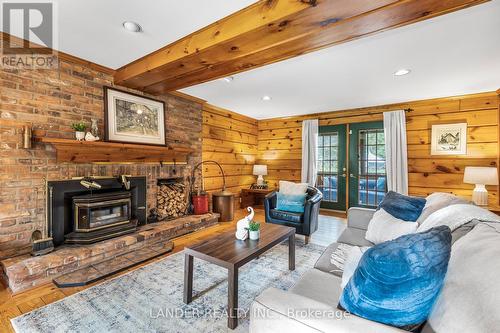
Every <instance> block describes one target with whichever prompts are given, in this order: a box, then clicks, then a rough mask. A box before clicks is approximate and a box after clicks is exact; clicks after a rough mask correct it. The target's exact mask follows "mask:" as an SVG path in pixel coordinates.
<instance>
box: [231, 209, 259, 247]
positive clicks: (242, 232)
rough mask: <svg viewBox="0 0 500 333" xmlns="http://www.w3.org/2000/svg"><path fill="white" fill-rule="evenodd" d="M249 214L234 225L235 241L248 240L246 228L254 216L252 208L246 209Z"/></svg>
mask: <svg viewBox="0 0 500 333" xmlns="http://www.w3.org/2000/svg"><path fill="white" fill-rule="evenodd" d="M247 211H248V212H249V214H248V215H247V216H245V217H244V218H242V219H241V220H239V221H238V222H237V223H236V233H235V236H236V239H239V240H245V239H247V238H248V226H249V225H250V222H251V221H252V220H253V216H254V215H255V213H254V211H253V208H252V207H247Z"/></svg>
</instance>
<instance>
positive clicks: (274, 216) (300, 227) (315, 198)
mask: <svg viewBox="0 0 500 333" xmlns="http://www.w3.org/2000/svg"><path fill="white" fill-rule="evenodd" d="M321 199H323V195H322V194H321V192H320V191H319V190H318V189H317V188H315V187H311V186H309V187H308V188H307V196H306V203H305V207H304V213H292V212H285V211H281V210H277V209H276V200H277V194H276V191H275V192H272V193H269V194H268V195H266V198H265V199H264V209H265V212H266V222H267V223H275V224H281V225H286V226H288V227H294V228H295V230H296V231H295V232H296V233H297V234H299V235H304V236H306V244H307V243H308V242H309V236H311V234H312V233H313V232H315V231H316V230H317V229H318V216H319V206H320V203H321Z"/></svg>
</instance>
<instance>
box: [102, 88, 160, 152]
mask: <svg viewBox="0 0 500 333" xmlns="http://www.w3.org/2000/svg"><path fill="white" fill-rule="evenodd" d="M104 130H105V133H104V134H105V140H106V141H113V142H123V143H137V144H150V145H165V144H166V142H165V103H164V102H162V101H158V100H155V99H151V98H147V97H144V96H141V95H136V94H131V93H128V92H125V91H121V90H117V89H114V88H110V87H104Z"/></svg>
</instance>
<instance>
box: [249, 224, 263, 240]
mask: <svg viewBox="0 0 500 333" xmlns="http://www.w3.org/2000/svg"><path fill="white" fill-rule="evenodd" d="M248 233H249V238H250V240H258V239H259V238H260V223H259V222H255V221H251V222H250V223H249V224H248Z"/></svg>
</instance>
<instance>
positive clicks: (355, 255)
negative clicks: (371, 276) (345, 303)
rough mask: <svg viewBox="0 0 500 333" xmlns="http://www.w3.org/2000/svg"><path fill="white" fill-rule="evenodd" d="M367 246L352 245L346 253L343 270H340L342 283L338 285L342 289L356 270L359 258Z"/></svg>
mask: <svg viewBox="0 0 500 333" xmlns="http://www.w3.org/2000/svg"><path fill="white" fill-rule="evenodd" d="M369 248H370V247H369V246H363V247H359V246H353V247H351V249H350V250H349V252H348V253H347V257H346V259H345V262H344V271H343V272H342V283H341V285H340V286H341V287H342V289H344V288H345V286H346V285H347V283H348V282H349V280H350V279H351V277H352V275H353V274H354V271H355V270H356V268H358V264H359V261H360V260H361V257H362V256H363V253H365V251H366V250H368V249H369Z"/></svg>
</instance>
